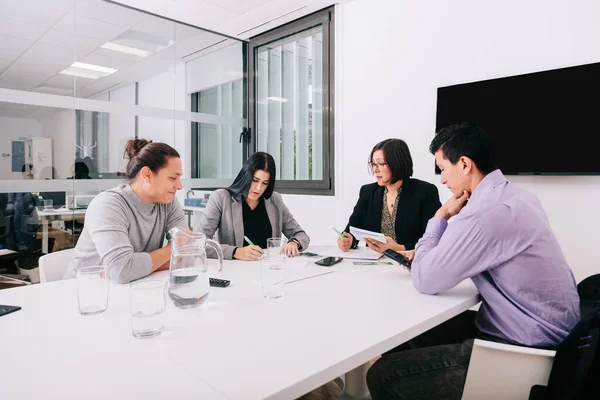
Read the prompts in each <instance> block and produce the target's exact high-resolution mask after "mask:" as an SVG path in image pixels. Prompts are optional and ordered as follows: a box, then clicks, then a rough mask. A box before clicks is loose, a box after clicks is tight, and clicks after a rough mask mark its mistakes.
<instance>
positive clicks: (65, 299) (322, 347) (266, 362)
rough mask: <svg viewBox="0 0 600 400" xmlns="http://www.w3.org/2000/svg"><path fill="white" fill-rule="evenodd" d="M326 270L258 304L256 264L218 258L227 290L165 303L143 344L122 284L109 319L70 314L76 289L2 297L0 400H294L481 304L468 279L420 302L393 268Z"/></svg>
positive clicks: (37, 288)
mask: <svg viewBox="0 0 600 400" xmlns="http://www.w3.org/2000/svg"><path fill="white" fill-rule="evenodd" d="M213 262H214V261H213ZM307 263H309V265H310V268H313V264H312V260H309V259H308V258H305V257H300V258H296V259H293V260H291V262H290V268H302V266H304V265H307ZM330 269H333V270H335V272H334V273H330V274H326V275H321V276H317V277H313V278H310V279H305V280H301V281H297V282H292V283H289V284H286V285H285V295H284V297H283V298H281V299H277V300H267V299H263V298H262V297H261V289H260V285H259V284H257V283H256V282H257V281H260V263H259V262H241V261H228V262H226V264H225V266H224V268H223V272H222V273H221V274H216V273H214V274H211V276H218V277H222V278H225V279H230V280H231V282H232V283H231V285H230V286H229V287H227V288H223V289H221V288H212V289H211V293H210V295H209V298H208V301H207V303H206V304H205V305H204V306H202V307H201V308H197V309H191V310H179V309H176V308H175V307H174V306H173V305H172V304H171V303H170V302H169V305H168V312H167V328H166V332H165V333H164V334H163V335H161V336H159V337H157V338H154V339H148V340H139V339H135V338H133V336H132V335H131V318H130V316H129V301H128V297H129V290H130V289H129V287H128V286H127V285H116V284H112V285H111V288H110V289H111V292H110V300H109V308H108V310H107V311H106V312H105V313H104V314H100V315H97V316H91V317H83V316H80V315H79V314H78V311H77V301H76V285H75V281H74V280H68V281H61V282H53V283H46V284H41V285H32V286H28V287H24V288H15V289H7V290H1V291H0V304H8V305H20V306H21V307H23V309H22V310H20V311H17V312H15V313H12V314H9V315H5V316H3V317H0V360H1V362H0V398H2V399H13V398H18V399H21V398H23V399H24V398H54V397H60V398H77V397H78V398H114V399H120V398H123V399H125V398H127V399H129V398H132V397H135V398H142V397H144V396H145V397H147V398H179V397H181V398H188V397H196V398H222V397H220V396H223V397H224V398H229V399H264V398H272V399H293V398H296V397H298V396H300V395H302V394H304V393H307V392H309V391H310V390H312V389H314V388H316V387H318V386H320V385H322V384H324V383H326V382H328V381H330V380H332V379H334V378H336V377H338V376H340V375H343V374H344V373H345V372H347V371H350V370H352V369H353V368H356V367H358V366H360V365H361V364H364V363H365V362H367V361H369V360H371V359H372V358H374V357H376V356H378V355H379V354H381V353H383V352H385V351H387V350H390V349H391V348H393V347H395V346H397V345H399V344H401V343H404V342H405V341H407V340H409V339H411V338H412V337H414V336H416V335H418V334H420V333H422V332H424V331H426V330H428V329H430V328H432V327H434V326H436V325H438V324H439V323H441V322H443V321H445V320H447V319H449V318H451V317H453V316H455V315H457V314H459V313H460V312H462V311H465V310H467V309H468V308H469V307H472V306H473V305H475V304H477V302H478V301H479V296H478V294H477V291H476V289H475V287H474V286H473V285H472V284H471V283H470V282H463V283H462V284H461V285H459V286H458V287H456V288H454V289H453V290H450V291H448V292H446V293H443V294H440V295H437V296H427V295H422V294H420V293H418V292H417V291H416V290H415V289H414V288H413V286H412V283H411V280H410V275H409V273H408V272H406V271H404V270H403V269H402V268H401V267H399V266H397V265H394V266H382V265H376V266H354V265H352V262H351V260H344V261H343V262H342V263H340V264H337V265H335V266H334V267H330ZM150 278H151V279H156V278H158V279H166V278H167V274H166V272H159V273H157V274H154V275H152V276H151V277H150Z"/></svg>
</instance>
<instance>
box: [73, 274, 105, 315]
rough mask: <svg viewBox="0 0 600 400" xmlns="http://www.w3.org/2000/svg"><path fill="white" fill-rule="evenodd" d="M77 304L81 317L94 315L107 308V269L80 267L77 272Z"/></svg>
mask: <svg viewBox="0 0 600 400" xmlns="http://www.w3.org/2000/svg"><path fill="white" fill-rule="evenodd" d="M76 279H77V302H78V304H79V313H80V314H81V315H96V314H100V313H102V312H104V311H106V308H107V307H108V268H107V267H103V266H92V267H82V268H79V269H78V270H77V274H76Z"/></svg>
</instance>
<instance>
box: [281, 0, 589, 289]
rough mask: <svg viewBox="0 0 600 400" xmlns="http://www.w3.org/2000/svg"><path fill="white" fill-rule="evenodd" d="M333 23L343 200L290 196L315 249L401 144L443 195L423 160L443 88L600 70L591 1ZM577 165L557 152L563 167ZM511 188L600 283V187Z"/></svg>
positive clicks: (346, 15)
mask: <svg viewBox="0 0 600 400" xmlns="http://www.w3.org/2000/svg"><path fill="white" fill-rule="evenodd" d="M336 13H337V14H336V22H337V24H338V26H337V27H336V30H337V32H338V34H339V36H338V41H337V44H336V45H337V46H338V48H337V58H336V67H337V69H336V74H337V76H336V95H337V99H336V103H337V111H336V119H335V122H336V135H337V146H338V148H337V151H336V157H337V158H336V160H337V161H336V168H337V172H338V174H337V179H338V180H337V184H336V196H335V197H329V198H326V197H311V198H308V199H307V198H306V197H305V196H286V204H287V205H288V206H289V208H290V209H291V210H292V212H293V213H294V215H295V216H296V218H297V220H298V221H299V222H300V224H301V225H302V226H303V227H304V228H305V229H306V230H307V231H308V233H309V234H310V236H311V239H312V241H313V242H314V243H325V242H329V243H334V242H335V239H336V238H335V233H333V231H331V229H330V228H329V225H334V226H337V227H340V228H341V227H343V226H344V225H345V224H346V222H347V218H348V216H349V215H350V213H351V211H352V207H353V206H354V204H355V202H356V199H357V196H358V189H359V187H360V186H361V185H362V184H365V183H368V182H372V178H371V177H370V176H369V175H368V174H367V172H366V171H367V170H366V167H365V164H366V160H367V156H368V152H369V150H370V149H371V148H372V146H373V145H374V144H375V143H376V142H378V141H380V140H383V139H385V138H388V137H399V138H402V139H404V140H406V141H407V143H408V145H409V147H410V149H411V152H412V156H413V159H414V163H415V177H418V178H420V179H423V180H427V181H430V182H434V183H436V184H439V176H437V175H435V174H434V172H433V157H432V156H431V155H430V154H429V152H428V151H427V148H428V145H429V142H430V140H431V138H432V137H433V135H434V130H435V108H436V89H437V87H439V86H445V85H451V84H456V83H462V82H469V81H475V80H481V79H488V78H495V77H501V76H507V75H514V74H521V73H527V72H534V71H540V70H546V69H553V68H560V67H565V66H570V65H577V64H585V63H590V62H598V61H600V25H599V24H598V23H597V16H598V15H600V3H598V2H596V1H594V0H585V1H584V0H582V1H576V2H564V1H559V0H531V1H527V2H523V1H516V0H509V1H504V2H481V1H478V0H462V1H450V0H445V1H429V2H417V1H413V2H398V1H396V0H357V1H354V2H351V3H348V4H346V5H343V6H339V7H337V9H336ZM561 140H568V139H564V138H563V139H561ZM570 156H571V155H564V156H563V155H561V154H560V142H558V143H557V153H556V155H555V157H556V162H568V158H569V157H570ZM509 179H510V180H512V181H513V182H515V183H518V184H520V185H521V186H523V187H524V188H526V189H528V190H530V191H532V192H533V193H535V194H536V195H537V196H538V197H539V198H540V200H541V201H542V204H543V205H544V208H545V209H546V212H547V213H548V216H549V218H550V221H551V223H552V226H553V228H554V231H555V233H556V235H557V237H558V239H559V242H560V243H561V247H562V249H563V251H564V253H565V255H566V257H567V259H568V261H569V263H570V264H571V267H572V268H573V270H574V272H575V275H576V278H577V279H578V280H581V279H582V278H584V277H585V276H588V275H590V274H592V273H598V272H600V246H599V245H598V244H597V242H598V240H599V237H598V234H597V227H598V226H600V207H599V206H598V204H600V201H599V200H598V199H600V177H595V176H594V177H576V176H568V177H549V176H541V177H533V176H531V177H509ZM440 194H441V197H442V201H445V200H446V199H447V198H448V197H449V192H448V190H447V189H445V188H443V187H441V186H440ZM323 221H327V222H325V223H324V222H323ZM329 231H331V232H329Z"/></svg>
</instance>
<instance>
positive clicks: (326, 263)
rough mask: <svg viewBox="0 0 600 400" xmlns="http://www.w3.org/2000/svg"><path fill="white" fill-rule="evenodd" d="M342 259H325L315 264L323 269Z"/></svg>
mask: <svg viewBox="0 0 600 400" xmlns="http://www.w3.org/2000/svg"><path fill="white" fill-rule="evenodd" d="M343 259H344V258H343V257H325V258H323V259H321V260H317V261H315V264H317V265H321V266H323V267H331V266H332V265H334V264H337V263H339V262H340V261H342V260H343Z"/></svg>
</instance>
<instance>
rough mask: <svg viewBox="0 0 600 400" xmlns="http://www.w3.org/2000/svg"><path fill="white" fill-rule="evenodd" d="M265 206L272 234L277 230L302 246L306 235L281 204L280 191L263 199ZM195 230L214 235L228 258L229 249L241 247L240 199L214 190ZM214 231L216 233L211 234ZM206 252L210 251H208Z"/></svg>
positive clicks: (230, 251) (227, 258) (304, 246)
mask: <svg viewBox="0 0 600 400" xmlns="http://www.w3.org/2000/svg"><path fill="white" fill-rule="evenodd" d="M265 208H266V209H267V215H268V216H269V222H271V227H272V230H273V237H281V233H283V234H284V235H285V237H286V238H288V239H292V238H294V239H296V240H297V241H298V242H300V248H301V249H306V248H307V247H308V243H309V242H310V239H309V238H308V235H307V234H306V232H304V230H303V229H302V228H301V227H300V225H298V223H297V222H296V220H295V219H294V216H293V215H292V214H291V213H290V210H288V208H287V207H286V206H285V204H283V199H282V198H281V195H280V194H279V193H277V192H273V194H272V195H271V197H270V198H269V199H265ZM194 231H195V232H202V233H204V234H205V235H206V236H208V237H209V238H211V239H215V240H216V241H217V242H219V243H220V244H221V247H222V248H223V258H224V259H226V260H231V259H232V253H233V249H235V248H236V247H244V246H245V245H246V244H244V216H243V214H242V203H240V202H239V201H238V200H237V199H236V198H235V197H233V196H232V195H231V194H230V193H229V191H227V189H219V190H216V191H214V192H213V193H212V194H211V196H210V198H209V199H208V204H207V205H206V209H205V210H204V212H203V213H202V215H201V216H200V218H199V219H198V223H197V224H196V225H195V226H194ZM215 232H216V234H215ZM208 254H209V256H211V255H214V252H212V251H211V252H209V253H208Z"/></svg>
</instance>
